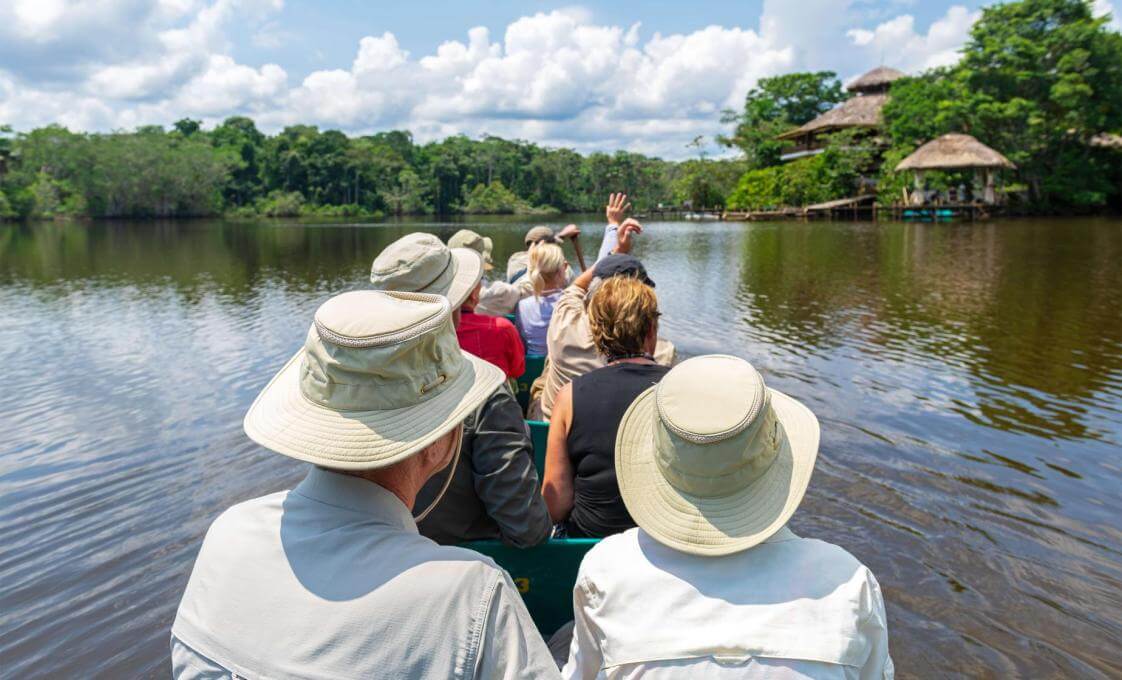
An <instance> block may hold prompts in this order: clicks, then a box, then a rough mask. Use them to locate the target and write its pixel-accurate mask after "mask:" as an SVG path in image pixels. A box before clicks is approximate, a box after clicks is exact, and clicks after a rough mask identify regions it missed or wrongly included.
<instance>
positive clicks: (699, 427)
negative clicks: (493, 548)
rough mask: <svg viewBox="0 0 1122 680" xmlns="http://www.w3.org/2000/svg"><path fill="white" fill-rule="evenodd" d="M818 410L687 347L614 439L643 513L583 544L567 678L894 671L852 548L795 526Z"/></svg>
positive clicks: (731, 360) (866, 576)
mask: <svg viewBox="0 0 1122 680" xmlns="http://www.w3.org/2000/svg"><path fill="white" fill-rule="evenodd" d="M818 438H819V429H818V421H817V419H816V418H815V417H814V414H813V413H811V412H810V410H809V409H807V408H806V407H805V406H803V405H802V404H801V403H799V402H797V401H796V400H794V399H792V398H791V397H788V396H786V395H784V394H782V393H780V392H777V391H775V390H771V389H768V388H767V387H766V386H765V385H764V382H763V378H762V377H761V376H760V374H759V373H758V372H757V371H756V370H755V369H754V368H753V367H752V366H751V365H750V364H748V363H747V362H745V361H743V360H742V359H738V358H735V357H731V356H703V357H696V358H694V359H690V360H688V361H685V362H682V363H681V364H680V365H678V366H677V367H675V368H673V369H672V370H671V371H670V372H669V373H668V374H667V375H666V376H665V377H664V378H663V379H662V381H661V382H660V383H659V384H658V385H656V386H654V387H652V388H651V389H649V390H647V391H646V392H644V393H643V394H641V395H640V396H639V397H638V398H637V399H636V400H635V402H634V403H633V404H632V405H631V407H630V408H629V409H628V411H627V413H626V414H625V415H624V418H623V421H622V422H621V424H620V428H619V433H618V435H617V438H616V473H617V476H618V478H619V486H620V493H621V495H622V496H623V500H624V503H625V504H626V505H627V509H628V511H629V512H630V513H631V516H632V517H633V518H634V519H635V521H636V523H637V524H638V525H639V528H637V529H631V530H630V531H626V532H624V533H622V534H617V535H615V536H611V537H608V538H606V539H604V540H603V541H601V542H600V543H599V544H598V545H596V546H595V547H594V548H592V550H590V551H589V552H588V554H587V555H586V556H585V558H584V562H583V563H582V564H581V568H580V572H579V574H578V576H577V584H576V587H575V589H574V594H573V604H574V615H575V624H574V632H573V641H572V645H571V648H570V656H569V660H568V663H567V664H566V666H565V668H564V670H563V672H562V675H563V676H564V677H566V678H607V677H612V678H637V677H640V676H641V677H643V678H653V679H655V680H659V679H664V678H701V677H704V678H717V679H718V680H719V679H720V678H734V677H735V678H769V679H777V680H787V679H794V678H815V679H834V678H836V679H838V680H842V679H847V680H848V679H857V678H862V679H871V678H878V679H880V678H891V677H893V673H894V671H893V665H892V659H891V657H890V656H889V653H888V627H887V623H886V617H885V610H884V600H883V598H882V596H881V592H880V587H879V586H878V585H877V581H876V578H875V577H874V576H873V574H872V572H870V571H869V570H868V568H866V567H865V566H863V565H862V564H861V563H860V562H858V561H857V559H855V558H854V557H853V556H852V555H850V554H849V553H847V552H846V551H845V550H843V549H841V548H839V547H837V546H834V545H831V544H829V543H825V542H822V541H818V540H813V539H805V538H799V537H798V536H796V535H795V534H794V533H793V532H791V530H790V529H788V528H786V524H787V521H788V520H789V519H790V517H791V515H792V514H793V513H794V512H795V509H796V508H797V507H798V505H799V503H800V502H801V501H802V498H803V494H804V493H805V491H806V488H807V484H808V483H809V481H810V475H811V472H812V471H813V469H814V461H815V458H816V456H817V450H818Z"/></svg>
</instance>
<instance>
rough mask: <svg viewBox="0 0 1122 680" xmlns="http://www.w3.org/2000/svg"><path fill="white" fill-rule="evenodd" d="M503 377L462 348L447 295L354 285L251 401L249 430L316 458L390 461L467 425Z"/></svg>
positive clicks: (339, 464)
mask: <svg viewBox="0 0 1122 680" xmlns="http://www.w3.org/2000/svg"><path fill="white" fill-rule="evenodd" d="M504 377H505V376H504V375H503V372H502V370H501V369H499V368H498V367H496V366H493V365H491V364H489V363H487V362H486V361H484V360H482V359H479V358H476V357H474V356H472V355H470V354H468V353H467V352H464V351H463V350H461V349H460V345H459V342H458V341H457V340H456V331H455V329H454V328H453V327H452V307H451V305H450V304H449V302H448V300H447V299H446V298H444V297H443V296H440V295H431V294H425V293H383V292H379V291H373V290H358V291H351V292H349V293H343V294H341V295H336V296H335V297H333V298H331V299H330V300H328V301H327V302H325V303H323V304H322V305H321V306H320V308H319V309H318V310H316V314H315V321H314V323H313V324H312V327H311V328H310V329H309V330H308V336H307V339H306V340H305V341H304V347H303V348H302V349H301V350H300V351H299V352H297V353H296V355H295V356H294V357H292V359H290V360H289V361H288V363H287V364H285V366H284V368H282V369H281V371H280V373H278V374H277V375H276V376H275V377H274V378H273V379H272V381H271V382H269V384H268V385H267V386H266V387H265V389H264V390H262V391H261V394H259V395H258V396H257V399H256V400H255V401H254V402H253V405H252V406H250V407H249V412H248V413H247V414H246V416H245V422H244V426H245V432H246V434H248V435H249V437H250V439H252V440H253V441H255V442H257V443H258V444H261V445H262V446H264V447H266V448H268V449H272V450H273V451H276V452H277V453H281V454H284V455H286V456H291V457H292V458H297V459H299V460H303V461H307V462H309V463H314V464H316V465H322V466H325V467H330V468H339V469H356V470H361V469H375V468H381V467H386V466H389V465H393V464H394V463H397V462H399V461H401V460H404V459H405V458H408V457H409V456H411V455H413V454H414V453H417V452H418V451H421V450H422V449H424V448H425V447H426V446H428V445H429V444H431V443H432V442H434V441H436V440H437V439H439V438H440V437H441V436H442V435H444V434H445V433H447V432H448V431H449V430H451V429H452V428H453V427H455V426H456V425H457V424H458V423H461V422H463V420H464V419H465V418H466V417H467V416H468V415H469V414H470V413H471V412H472V411H473V410H474V409H476V408H478V407H479V406H480V405H481V404H482V403H483V402H484V401H486V399H487V398H488V397H489V396H490V395H491V394H492V393H493V392H494V391H495V389H496V388H498V386H499V385H500V384H501V383H502V382H503V379H504Z"/></svg>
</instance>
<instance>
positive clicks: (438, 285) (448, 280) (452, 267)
mask: <svg viewBox="0 0 1122 680" xmlns="http://www.w3.org/2000/svg"><path fill="white" fill-rule="evenodd" d="M454 278H456V258H454V257H452V253H451V252H449V253H448V259H447V261H445V263H444V268H443V269H441V270H440V271H439V272H438V273H437V274H436V276H434V277H433V278H432V280H430V281H429V282H428V283H426V284H423V285H422V286H421V287H420V288H419V289H418V292H428V291H430V290H436V291H440V294H441V295H443V294H444V293H446V292H448V289H449V288H450V287H451V286H452V279H454Z"/></svg>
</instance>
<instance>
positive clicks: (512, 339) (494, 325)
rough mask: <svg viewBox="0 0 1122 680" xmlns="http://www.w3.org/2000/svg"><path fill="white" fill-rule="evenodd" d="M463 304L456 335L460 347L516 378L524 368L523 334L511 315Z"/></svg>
mask: <svg viewBox="0 0 1122 680" xmlns="http://www.w3.org/2000/svg"><path fill="white" fill-rule="evenodd" d="M473 309H474V308H468V307H465V308H464V310H463V312H462V313H461V318H460V324H459V326H458V327H457V328H456V337H457V338H459V340H460V347H463V348H464V349H465V350H466V351H468V352H471V353H472V354H474V355H475V356H477V357H479V358H480V359H485V360H487V361H490V362H491V363H492V364H494V365H496V366H498V367H499V368H501V369H503V373H505V374H506V377H507V378H517V377H519V376H520V375H522V374H523V373H524V372H525V371H526V351H525V349H524V348H523V347H522V338H520V337H519V336H518V330H517V329H516V328H515V327H514V324H513V323H511V322H510V319H504V318H503V317H499V316H485V315H483V314H476V313H475V312H474V311H473Z"/></svg>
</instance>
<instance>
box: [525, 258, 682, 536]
mask: <svg viewBox="0 0 1122 680" xmlns="http://www.w3.org/2000/svg"><path fill="white" fill-rule="evenodd" d="M621 257H622V256H621ZM637 276H638V274H636V277H637ZM636 277H633V276H614V277H611V278H609V279H607V280H606V281H604V283H603V285H602V286H601V287H600V290H599V291H597V292H596V295H595V296H593V298H592V302H591V303H589V305H588V323H589V327H590V329H591V331H592V338H593V341H594V342H595V343H596V348H597V350H598V351H599V352H600V353H601V354H603V355H604V356H605V357H606V359H607V365H606V366H603V367H601V368H598V369H596V370H594V371H591V372H589V373H586V374H584V375H580V376H577V377H576V378H574V379H573V381H572V382H570V383H569V384H567V385H565V387H563V388H561V392H560V394H558V397H557V402H556V404H555V405H554V409H553V420H551V421H550V423H549V439H548V447H547V451H546V461H545V475H544V479H543V484H542V495H543V496H545V502H546V504H547V505H548V506H549V514H550V517H551V518H552V519H553V521H554V522H555V523H557V524H560V525H561V529H562V532H563V534H564V535H566V536H569V537H580V538H584V537H592V538H599V537H603V536H609V535H611V534H616V533H619V532H621V531H626V530H627V529H630V528H631V527H633V526H635V521H634V520H632V519H631V515H629V514H628V512H627V507H626V506H625V505H624V504H623V499H622V498H620V495H619V485H618V484H617V482H616V467H615V441H616V431H617V430H618V429H619V423H620V419H622V418H623V414H624V412H625V411H626V410H627V407H628V406H630V405H631V402H632V401H634V399H635V397H637V396H639V394H640V393H642V392H644V391H646V390H648V389H650V387H651V386H652V385H654V384H656V383H658V381H659V380H661V379H662V377H663V376H664V375H666V372H667V371H669V370H670V369H669V368H667V367H666V366H661V365H659V364H658V363H656V362H655V360H654V357H653V356H652V352H654V347H655V342H656V341H657V338H658V316H659V312H658V299H657V298H656V297H655V292H654V288H652V287H651V286H650V285H649V284H650V283H651V282H650V281H649V280H647V281H645V282H644V281H643V280H641V279H639V278H636Z"/></svg>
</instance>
